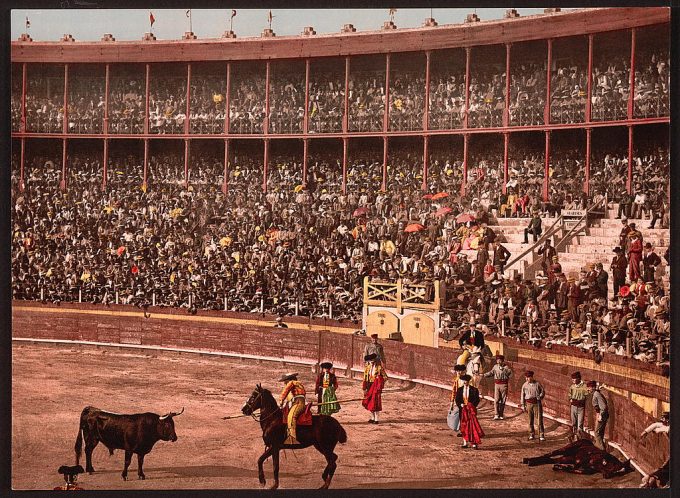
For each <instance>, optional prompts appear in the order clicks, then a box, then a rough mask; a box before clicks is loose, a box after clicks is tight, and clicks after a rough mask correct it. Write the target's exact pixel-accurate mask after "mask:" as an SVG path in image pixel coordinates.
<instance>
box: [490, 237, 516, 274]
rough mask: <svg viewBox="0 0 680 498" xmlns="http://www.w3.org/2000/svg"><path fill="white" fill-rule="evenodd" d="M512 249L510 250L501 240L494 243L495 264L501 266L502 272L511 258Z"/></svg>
mask: <svg viewBox="0 0 680 498" xmlns="http://www.w3.org/2000/svg"><path fill="white" fill-rule="evenodd" d="M510 256H512V254H510V251H508V250H507V249H506V248H505V247H504V246H503V245H501V243H500V242H498V241H497V240H496V241H494V243H493V265H494V266H500V267H501V273H502V272H503V270H504V269H505V264H506V263H507V262H508V260H509V259H510Z"/></svg>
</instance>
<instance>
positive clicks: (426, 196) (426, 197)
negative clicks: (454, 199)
mask: <svg viewBox="0 0 680 498" xmlns="http://www.w3.org/2000/svg"><path fill="white" fill-rule="evenodd" d="M423 199H428V200H429V199H432V194H425V195H424V196H423Z"/></svg>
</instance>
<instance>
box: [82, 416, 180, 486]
mask: <svg viewBox="0 0 680 498" xmlns="http://www.w3.org/2000/svg"><path fill="white" fill-rule="evenodd" d="M182 412H184V408H182V411H181V412H179V413H174V412H170V413H168V414H166V415H162V416H161V415H158V414H156V413H137V414H134V415H121V414H117V413H109V412H105V411H102V410H100V409H99V408H95V407H93V406H87V407H85V409H84V410H83V412H82V413H81V414H80V427H79V428H78V437H77V438H76V446H75V451H76V465H78V463H79V460H80V455H81V451H82V447H83V438H84V439H85V457H86V467H85V470H86V471H87V472H89V473H90V474H91V473H93V472H94V467H92V450H94V448H95V446H97V444H98V443H99V442H100V441H101V442H102V443H103V444H104V446H106V447H107V448H108V450H109V454H110V455H113V450H124V451H125V468H124V469H123V473H122V476H123V480H127V471H128V467H129V466H130V461H131V460H132V454H133V453H136V454H137V463H138V465H137V474H138V475H139V478H140V479H144V478H145V476H144V472H143V470H142V465H143V464H144V456H145V455H146V454H147V453H149V452H150V451H151V448H153V445H154V444H156V443H157V442H158V441H159V440H163V441H177V434H175V423H174V421H173V419H172V418H173V417H176V416H177V415H180V414H181V413H182Z"/></svg>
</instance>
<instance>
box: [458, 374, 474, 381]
mask: <svg viewBox="0 0 680 498" xmlns="http://www.w3.org/2000/svg"><path fill="white" fill-rule="evenodd" d="M460 380H467V381H470V380H472V377H470V376H469V375H468V374H465V375H461V376H460Z"/></svg>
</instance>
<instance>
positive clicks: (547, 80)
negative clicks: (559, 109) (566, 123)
mask: <svg viewBox="0 0 680 498" xmlns="http://www.w3.org/2000/svg"><path fill="white" fill-rule="evenodd" d="M552 45H553V41H552V38H549V39H548V64H547V65H548V67H547V69H546V75H545V88H546V91H545V110H544V111H543V124H546V125H548V124H550V103H551V102H550V93H551V89H550V87H551V81H550V80H551V79H552Z"/></svg>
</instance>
